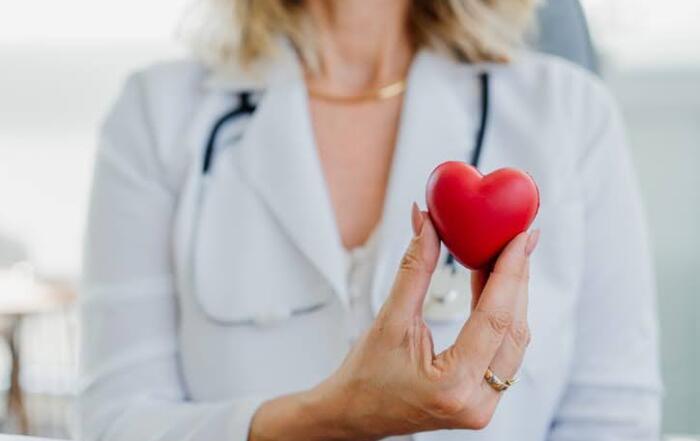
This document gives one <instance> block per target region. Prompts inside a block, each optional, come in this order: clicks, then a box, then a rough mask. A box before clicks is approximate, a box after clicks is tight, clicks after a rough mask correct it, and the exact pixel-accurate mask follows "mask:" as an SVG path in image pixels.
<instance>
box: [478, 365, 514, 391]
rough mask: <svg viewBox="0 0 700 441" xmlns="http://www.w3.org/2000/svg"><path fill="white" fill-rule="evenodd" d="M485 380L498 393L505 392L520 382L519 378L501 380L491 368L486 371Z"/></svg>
mask: <svg viewBox="0 0 700 441" xmlns="http://www.w3.org/2000/svg"><path fill="white" fill-rule="evenodd" d="M484 380H486V382H487V383H488V384H489V386H491V387H492V388H493V389H494V390H495V391H496V392H503V391H505V390H507V389H508V388H509V387H511V386H512V385H514V384H515V383H517V382H518V379H517V378H511V379H510V380H505V381H504V380H501V378H500V377H499V376H498V375H496V374H495V373H494V372H493V370H492V369H491V368H488V369H486V373H485V374H484Z"/></svg>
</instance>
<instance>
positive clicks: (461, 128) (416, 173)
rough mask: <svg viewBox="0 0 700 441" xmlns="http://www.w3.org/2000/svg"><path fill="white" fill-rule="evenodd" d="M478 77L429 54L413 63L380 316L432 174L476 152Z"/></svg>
mask: <svg viewBox="0 0 700 441" xmlns="http://www.w3.org/2000/svg"><path fill="white" fill-rule="evenodd" d="M477 75H478V69H477V68H476V67H474V66H469V65H466V64H458V63H456V62H453V61H451V60H449V59H448V58H446V57H443V56H441V55H439V54H437V53H434V52H430V51H428V50H424V51H422V52H420V53H419V54H418V55H417V57H416V59H415V61H414V64H413V66H412V68H411V72H410V75H409V81H408V89H407V91H406V95H405V97H404V99H405V101H404V109H403V114H402V117H401V125H400V129H399V134H398V138H397V146H396V150H395V153H394V161H393V165H392V171H391V175H390V180H389V186H388V190H387V197H386V201H385V206H384V216H383V222H382V227H381V235H380V238H381V242H380V245H379V252H378V259H377V267H376V272H375V276H374V283H373V290H372V300H373V307H374V310H375V312H376V311H378V310H379V308H380V307H381V304H382V303H383V302H384V299H385V298H386V295H387V294H388V292H389V289H390V287H391V284H392V282H393V279H394V275H395V273H396V270H397V269H398V266H399V262H400V259H401V256H402V255H403V252H404V251H405V249H406V246H407V245H408V243H409V241H410V239H411V235H412V231H411V223H410V209H411V204H412V203H413V202H414V201H415V202H417V203H418V205H419V206H421V207H423V209H425V185H426V181H427V178H428V176H429V175H430V172H431V171H432V170H433V169H434V168H435V167H436V166H437V165H438V164H440V163H441V162H443V161H447V160H461V161H464V160H466V158H467V157H469V156H470V154H471V151H472V149H473V148H474V139H475V136H476V129H477V121H478V118H479V116H480V115H479V113H478V105H477V104H478V97H479V88H478V82H477V80H476V79H477ZM472 77H473V78H474V80H473V81H472V80H471V78H472ZM465 85H466V86H465ZM465 87H467V88H468V91H469V92H468V93H466V94H465V93H464V88H465ZM460 92H461V93H460ZM465 96H466V97H467V99H466V100H465V99H464V97H465Z"/></svg>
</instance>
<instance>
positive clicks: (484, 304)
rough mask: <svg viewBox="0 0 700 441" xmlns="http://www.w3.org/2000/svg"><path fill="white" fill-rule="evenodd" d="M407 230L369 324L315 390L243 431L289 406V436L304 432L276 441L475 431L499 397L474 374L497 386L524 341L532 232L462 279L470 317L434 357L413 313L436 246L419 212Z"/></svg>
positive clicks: (514, 366)
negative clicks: (410, 234)
mask: <svg viewBox="0 0 700 441" xmlns="http://www.w3.org/2000/svg"><path fill="white" fill-rule="evenodd" d="M412 224H413V229H414V233H415V235H414V238H413V240H412V241H411V244H410V246H409V248H408V250H407V251H406V254H405V255H404V257H403V259H402V261H401V266H400V268H399V271H398V274H397V276H396V279H395V282H394V286H393V288H392V290H391V293H390V295H389V297H388V299H387V301H386V303H385V304H384V305H383V307H382V309H381V310H380V312H379V314H378V316H377V318H376V320H375V322H374V324H373V325H372V327H371V328H370V329H369V330H368V331H367V332H366V333H365V334H364V335H363V336H362V338H361V339H360V340H359V341H358V342H357V344H356V345H355V347H354V348H353V349H352V350H351V351H350V353H349V354H348V356H347V358H346V359H345V360H344V362H343V364H342V365H341V367H340V368H339V369H338V371H336V372H335V373H334V374H333V375H332V376H331V377H329V378H328V379H327V380H326V381H324V382H323V383H321V384H320V385H319V386H317V387H316V388H314V389H312V390H310V391H307V392H305V393H302V394H298V395H296V396H295V395H292V396H288V397H286V398H285V399H286V400H287V403H286V405H285V404H283V402H279V403H277V405H275V404H271V405H270V408H268V409H267V410H266V411H265V412H259V414H262V415H261V416H260V418H258V416H256V418H255V419H254V424H253V426H254V427H253V430H252V431H251V433H254V432H255V430H254V429H255V426H256V423H257V426H258V427H264V426H265V422H267V423H268V424H274V423H272V422H273V421H275V420H276V421H278V422H279V421H280V418H282V419H284V418H283V417H284V416H285V415H286V416H289V412H287V410H289V409H296V412H292V413H295V414H296V418H290V419H288V420H289V421H294V422H295V424H296V426H295V427H294V429H301V427H300V426H304V425H305V428H304V429H305V430H297V431H295V430H293V428H292V425H290V426H288V427H287V428H286V429H285V430H282V431H281V432H280V435H281V434H282V433H284V435H285V436H284V437H283V438H284V439H297V438H295V437H294V434H298V435H299V438H298V439H308V440H312V439H338V440H345V439H347V440H377V439H381V438H384V437H386V436H391V435H401V434H409V433H416V432H422V431H428V430H438V429H457V428H460V429H481V428H483V427H485V426H486V425H487V424H488V423H489V421H490V420H491V417H492V415H493V413H494V411H495V409H496V405H497V404H498V401H499V398H500V393H499V392H496V391H495V390H494V389H493V388H491V386H489V385H488V384H487V383H486V382H485V380H484V373H485V372H486V370H487V369H488V368H489V367H491V369H492V370H493V371H494V372H495V373H496V374H497V375H498V376H499V377H501V378H503V379H508V378H511V377H513V376H514V375H515V373H516V372H517V370H518V368H519V367H520V363H521V361H522V358H523V355H524V352H525V349H526V347H527V345H528V343H529V339H530V336H529V330H528V325H527V295H528V293H527V289H528V274H529V255H530V254H531V253H532V251H533V250H534V248H535V246H536V244H537V239H538V234H537V232H535V233H532V234H527V233H522V234H520V235H518V236H517V237H516V238H514V239H513V240H512V241H511V242H510V244H508V246H507V247H506V248H505V249H504V250H503V252H502V253H501V255H500V256H499V258H498V260H497V261H496V263H495V264H494V267H493V270H492V271H491V272H490V273H489V272H488V271H486V272H484V271H481V272H474V273H473V274H472V291H473V302H472V314H471V316H470V317H469V319H468V320H467V322H466V323H465V324H464V326H463V327H462V329H461V331H460V333H459V335H458V337H457V340H456V341H455V342H454V344H452V346H450V347H449V348H447V349H446V350H445V351H443V352H441V353H440V354H437V355H436V354H435V353H434V350H433V342H432V336H431V333H430V330H429V328H428V327H427V325H426V324H425V322H424V321H423V317H422V309H423V301H424V298H425V295H426V292H427V289H428V286H429V284H430V278H431V276H432V273H433V271H434V270H435V266H436V264H437V261H438V257H439V240H438V237H437V234H436V232H435V230H434V228H433V226H432V224H431V222H430V220H429V218H428V216H427V214H426V213H421V212H420V211H419V210H418V209H417V207H416V206H414V209H413V215H412ZM285 409H287V410H285ZM263 410H265V405H263V407H262V408H261V411H263ZM311 415H313V416H311ZM304 423H308V424H304ZM268 428H270V427H269V426H268ZM278 428H279V426H278ZM268 433H269V434H270V436H269V437H268V438H266V437H263V436H260V437H259V438H257V439H277V438H276V437H275V436H273V435H272V430H270V432H268ZM302 433H303V435H302ZM254 439H256V438H255V437H254V436H251V440H254Z"/></svg>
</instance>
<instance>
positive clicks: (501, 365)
mask: <svg viewBox="0 0 700 441" xmlns="http://www.w3.org/2000/svg"><path fill="white" fill-rule="evenodd" d="M528 267H529V265H528ZM528 270H529V268H528V269H526V272H527V271H528ZM527 303H528V286H527V284H525V285H524V286H523V287H522V291H521V292H519V293H518V295H517V301H516V304H515V313H514V318H513V323H512V324H511V326H510V328H509V329H508V330H507V332H506V335H505V337H504V338H503V343H501V346H500V347H499V348H498V351H497V352H496V355H495V356H494V358H493V360H492V361H491V364H490V367H491V370H492V371H493V372H494V373H495V374H496V375H498V377H499V378H501V379H502V380H504V381H505V380H509V379H512V378H513V377H515V375H516V373H517V372H518V369H520V364H521V363H522V360H523V356H524V355H525V350H526V349H527V346H528V345H529V344H530V328H529V326H528V322H527Z"/></svg>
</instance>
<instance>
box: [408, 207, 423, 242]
mask: <svg viewBox="0 0 700 441" xmlns="http://www.w3.org/2000/svg"><path fill="white" fill-rule="evenodd" d="M423 222H425V218H424V217H423V213H421V211H420V208H418V204H416V203H415V202H414V203H413V206H411V226H412V227H413V235H414V236H418V235H419V234H420V232H421V230H422V229H423Z"/></svg>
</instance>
